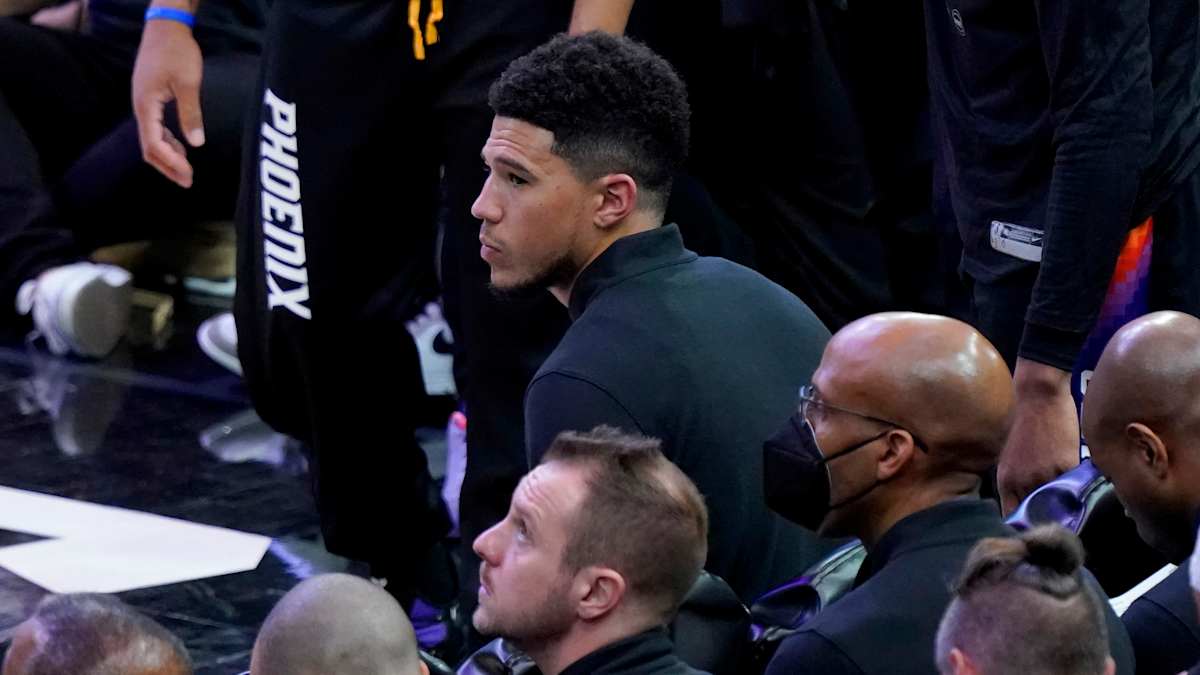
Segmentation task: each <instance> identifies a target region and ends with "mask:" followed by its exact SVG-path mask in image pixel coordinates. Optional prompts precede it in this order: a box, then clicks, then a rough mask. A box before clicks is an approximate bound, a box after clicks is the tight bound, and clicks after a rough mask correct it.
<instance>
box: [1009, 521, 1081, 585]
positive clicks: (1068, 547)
mask: <svg viewBox="0 0 1200 675" xmlns="http://www.w3.org/2000/svg"><path fill="white" fill-rule="evenodd" d="M1021 539H1022V540H1023V541H1024V542H1025V562H1026V563H1028V564H1030V565H1033V566H1034V567H1040V568H1043V569H1047V570H1051V571H1053V572H1056V573H1058V574H1061V575H1063V576H1072V575H1074V574H1075V573H1076V572H1077V571H1078V570H1079V568H1080V567H1081V566H1083V544H1082V543H1080V541H1079V538H1078V537H1076V536H1075V535H1073V534H1071V532H1070V531H1068V530H1066V529H1065V528H1062V527H1060V526H1057V525H1041V526H1038V527H1036V528H1034V529H1032V530H1029V531H1028V532H1026V533H1025V534H1023V535H1021Z"/></svg>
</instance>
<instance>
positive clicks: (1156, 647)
mask: <svg viewBox="0 0 1200 675" xmlns="http://www.w3.org/2000/svg"><path fill="white" fill-rule="evenodd" d="M1121 621H1122V622H1124V624H1125V627H1126V628H1127V629H1129V639H1130V640H1131V641H1132V642H1133V651H1134V654H1136V655H1137V672H1138V675H1156V674H1161V675H1176V673H1179V672H1180V671H1182V670H1186V669H1187V668H1188V667H1190V666H1192V665H1194V664H1196V663H1197V662H1200V625H1197V617H1196V601H1195V597H1194V596H1193V594H1192V588H1191V585H1189V584H1188V565H1187V563H1183V564H1181V565H1180V566H1179V569H1177V570H1175V571H1174V572H1172V573H1171V574H1170V575H1169V576H1168V577H1167V578H1166V579H1164V580H1163V581H1162V582H1160V583H1159V584H1158V585H1157V586H1155V587H1154V588H1152V589H1150V590H1149V591H1147V592H1146V594H1145V595H1143V596H1142V597H1140V598H1138V599H1137V600H1134V601H1133V604H1131V605H1129V609H1127V610H1125V613H1124V614H1122V615H1121Z"/></svg>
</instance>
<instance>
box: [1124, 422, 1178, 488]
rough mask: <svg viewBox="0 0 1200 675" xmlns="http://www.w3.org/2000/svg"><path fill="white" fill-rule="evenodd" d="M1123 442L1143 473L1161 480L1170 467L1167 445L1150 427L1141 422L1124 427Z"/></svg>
mask: <svg viewBox="0 0 1200 675" xmlns="http://www.w3.org/2000/svg"><path fill="white" fill-rule="evenodd" d="M1125 441H1126V442H1127V443H1129V446H1130V450H1132V451H1133V453H1134V461H1135V462H1136V464H1137V466H1138V467H1139V468H1141V469H1142V470H1143V471H1146V472H1149V474H1150V475H1152V476H1154V477H1155V478H1157V479H1159V480H1162V479H1163V478H1165V477H1166V475H1167V472H1168V471H1169V469H1170V467H1169V464H1170V461H1169V460H1170V457H1169V452H1168V451H1167V444H1166V443H1164V442H1163V440H1162V438H1161V437H1159V435H1158V434H1156V433H1154V430H1153V429H1151V428H1150V427H1148V426H1146V425H1145V424H1142V423H1141V422H1130V423H1129V424H1127V425H1125Z"/></svg>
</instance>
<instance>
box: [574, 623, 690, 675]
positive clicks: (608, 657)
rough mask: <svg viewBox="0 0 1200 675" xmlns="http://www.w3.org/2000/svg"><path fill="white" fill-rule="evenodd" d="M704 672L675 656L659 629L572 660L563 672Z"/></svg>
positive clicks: (598, 674)
mask: <svg viewBox="0 0 1200 675" xmlns="http://www.w3.org/2000/svg"><path fill="white" fill-rule="evenodd" d="M618 673H621V674H622V675H643V674H644V675H704V671H701V670H695V669H693V668H690V667H688V665H687V664H686V663H684V662H683V661H680V660H679V658H678V657H677V656H675V652H674V647H673V645H672V644H671V639H670V638H668V637H667V632H666V631H665V630H662V629H660V628H656V629H654V630H649V631H646V632H644V633H638V634H637V635H634V636H633V637H628V638H625V639H624V640H621V641H619V642H614V643H612V644H611V645H608V646H607V647H604V648H602V649H600V650H598V651H594V652H592V653H591V654H588V655H587V656H585V657H583V658H582V659H579V660H578V661H576V662H575V663H572V664H571V665H570V666H568V667H567V669H566V670H564V671H562V674H561V675H617V674H618Z"/></svg>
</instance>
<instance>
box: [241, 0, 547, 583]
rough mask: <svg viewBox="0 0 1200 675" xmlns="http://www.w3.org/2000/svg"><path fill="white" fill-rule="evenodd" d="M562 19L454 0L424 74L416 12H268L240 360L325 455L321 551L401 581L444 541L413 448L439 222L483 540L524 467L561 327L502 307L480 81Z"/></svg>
mask: <svg viewBox="0 0 1200 675" xmlns="http://www.w3.org/2000/svg"><path fill="white" fill-rule="evenodd" d="M569 9H570V3H569V2H552V1H550V0H542V1H537V0H527V1H524V2H511V3H494V2H492V1H491V0H463V1H461V2H453V1H450V0H448V1H447V2H446V3H445V18H444V19H443V20H442V22H441V23H439V24H438V31H439V33H440V35H441V41H440V42H438V43H437V44H434V45H430V46H428V48H427V50H426V57H427V58H426V59H425V60H417V59H416V58H415V57H414V51H413V34H412V32H411V30H410V28H409V26H408V17H407V11H408V3H397V2H391V1H388V0H350V1H347V2H339V3H330V2H327V1H324V0H320V1H318V0H312V1H308V0H287V1H281V2H276V3H274V5H273V6H272V9H271V16H270V19H269V22H268V29H267V32H268V37H267V42H266V47H265V50H264V54H263V70H262V76H261V80H260V89H259V91H260V94H259V97H260V99H259V100H260V101H263V102H264V105H263V106H262V110H261V113H260V115H259V116H258V119H256V120H255V122H254V124H252V125H251V129H250V134H251V136H250V138H249V141H250V142H249V143H247V150H246V153H247V154H246V162H245V165H244V166H245V172H246V173H245V176H244V182H243V193H242V198H241V205H240V208H239V217H238V235H239V241H238V295H237V299H236V302H235V313H236V317H237V325H238V333H239V352H240V356H241V360H242V365H243V368H244V371H245V374H246V379H247V383H248V385H249V388H250V392H251V395H252V398H253V400H254V403H255V406H256V408H257V409H258V412H259V414H260V415H261V416H262V417H263V419H264V420H266V421H267V422H268V423H269V424H271V425H272V426H273V427H275V428H276V429H278V430H280V431H283V432H285V433H288V434H290V435H293V436H295V437H297V438H299V439H301V440H303V441H305V442H306V443H308V444H309V445H311V446H312V448H313V449H314V453H315V471H314V474H315V475H314V479H315V483H316V493H317V501H318V508H319V511H320V515H321V524H322V530H323V532H324V535H325V541H326V545H327V547H328V548H329V549H330V550H331V551H333V552H335V553H339V554H342V555H345V556H348V557H351V558H355V559H359V560H365V561H367V562H369V563H371V564H372V566H373V567H375V568H376V569H378V570H380V571H382V572H385V573H387V574H388V575H389V578H390V579H392V580H393V581H394V582H395V583H400V584H416V583H418V581H419V580H418V578H417V577H420V576H421V575H422V574H423V571H422V570H421V569H418V567H417V566H418V565H420V561H421V558H422V557H423V556H424V553H423V552H424V551H426V550H428V549H429V548H430V547H431V546H432V545H433V544H434V543H435V542H436V541H437V540H439V539H440V538H441V537H442V536H443V535H444V534H445V533H446V530H447V529H448V520H447V518H446V515H445V511H444V508H443V507H442V506H441V503H440V500H439V498H438V492H437V490H436V487H435V486H434V485H433V484H432V481H431V479H430V477H429V474H428V471H427V466H426V459H425V456H424V454H423V453H422V452H421V450H420V448H419V447H418V446H417V445H416V443H415V442H414V440H413V434H412V432H413V425H414V420H413V408H414V400H415V398H416V397H418V396H421V395H422V394H421V391H420V373H419V368H418V362H417V356H416V351H415V347H414V346H413V342H412V339H411V338H410V337H409V335H408V334H407V332H406V331H405V328H404V319H405V318H406V317H407V316H409V315H410V314H411V313H412V311H413V310H414V309H415V307H416V305H418V304H419V302H420V300H421V299H422V298H421V297H420V296H421V294H422V289H424V288H427V286H428V284H429V280H430V278H431V275H432V274H433V273H434V269H435V265H434V261H435V255H436V254H435V248H436V239H437V237H436V235H437V222H438V220H439V217H440V219H441V220H442V222H443V229H444V238H443V242H442V264H441V271H442V277H443V283H444V297H445V302H446V305H447V307H446V310H447V316H448V318H449V319H450V321H451V325H452V328H453V329H454V331H455V337H456V344H457V345H458V358H459V363H460V368H459V371H460V374H461V375H463V377H462V378H461V379H460V389H461V391H462V393H463V397H464V399H465V401H466V405H467V412H468V417H469V420H470V421H469V426H468V453H469V458H468V470H467V477H466V480H465V483H464V486H463V494H462V500H461V514H462V523H461V529H462V534H463V539H464V541H465V542H466V543H467V545H468V546H469V544H470V541H471V540H472V539H473V537H474V536H475V535H477V534H478V533H479V532H481V531H482V530H483V529H485V528H486V527H488V526H490V525H491V524H492V523H494V522H495V521H496V520H498V519H499V518H500V517H501V516H502V515H503V513H504V512H505V510H506V509H507V505H508V500H509V498H510V496H511V492H512V488H513V486H514V485H515V484H516V481H517V480H518V479H519V477H520V476H521V475H522V474H523V473H524V471H525V459H524V457H525V455H524V446H523V438H524V432H523V422H522V398H523V394H524V388H525V385H526V383H527V382H528V381H529V379H530V377H531V376H532V374H533V372H534V371H535V370H536V368H537V366H538V365H539V364H540V362H541V360H542V358H543V357H544V355H545V354H546V353H547V352H548V350H549V349H550V348H551V347H552V346H553V344H554V343H555V342H556V340H557V338H558V336H559V335H560V334H561V331H562V330H563V326H564V323H565V311H564V310H563V309H562V308H561V307H558V306H556V305H554V304H553V300H552V299H551V298H550V297H549V296H547V297H545V298H544V299H543V300H540V301H536V302H533V303H531V304H529V305H516V306H514V305H510V304H501V303H498V302H497V301H495V300H494V299H493V298H492V296H491V294H490V293H489V291H488V289H487V280H488V269H487V266H486V264H485V263H484V262H483V261H482V260H480V259H479V253H478V249H479V244H478V230H479V225H478V222H476V221H475V220H474V219H473V218H472V217H471V215H470V205H471V203H472V201H473V200H474V199H475V197H476V196H477V194H478V191H479V188H480V187H481V185H482V182H483V179H484V174H483V171H482V170H481V168H480V167H481V162H480V159H479V152H480V149H481V148H482V147H483V143H484V141H485V140H486V138H487V134H488V131H489V128H490V125H491V119H492V113H491V111H490V110H489V109H488V107H487V105H486V92H487V87H488V86H489V85H490V84H491V82H492V81H493V80H494V79H495V78H496V77H497V76H498V75H499V73H500V72H501V70H502V69H503V68H504V67H505V66H507V64H508V63H509V62H510V61H511V60H512V59H513V58H515V57H516V56H519V55H520V54H522V53H524V52H526V51H528V50H529V49H531V48H533V47H534V46H536V45H537V44H539V43H541V42H542V41H544V40H545V39H547V38H548V37H549V36H550V34H551V33H553V32H554V31H558V30H562V29H564V28H565V27H566V25H567V20H568V13H569ZM424 22H425V15H424V13H422V16H421V24H422V25H424ZM439 173H440V174H441V179H440V181H439ZM439 183H440V185H441V186H442V190H443V191H444V200H439ZM439 201H441V203H442V204H444V208H443V209H441V211H440V213H439ZM301 221H302V222H301ZM468 567H469V566H468ZM470 576H473V574H472V575H470ZM470 576H468V578H470Z"/></svg>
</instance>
